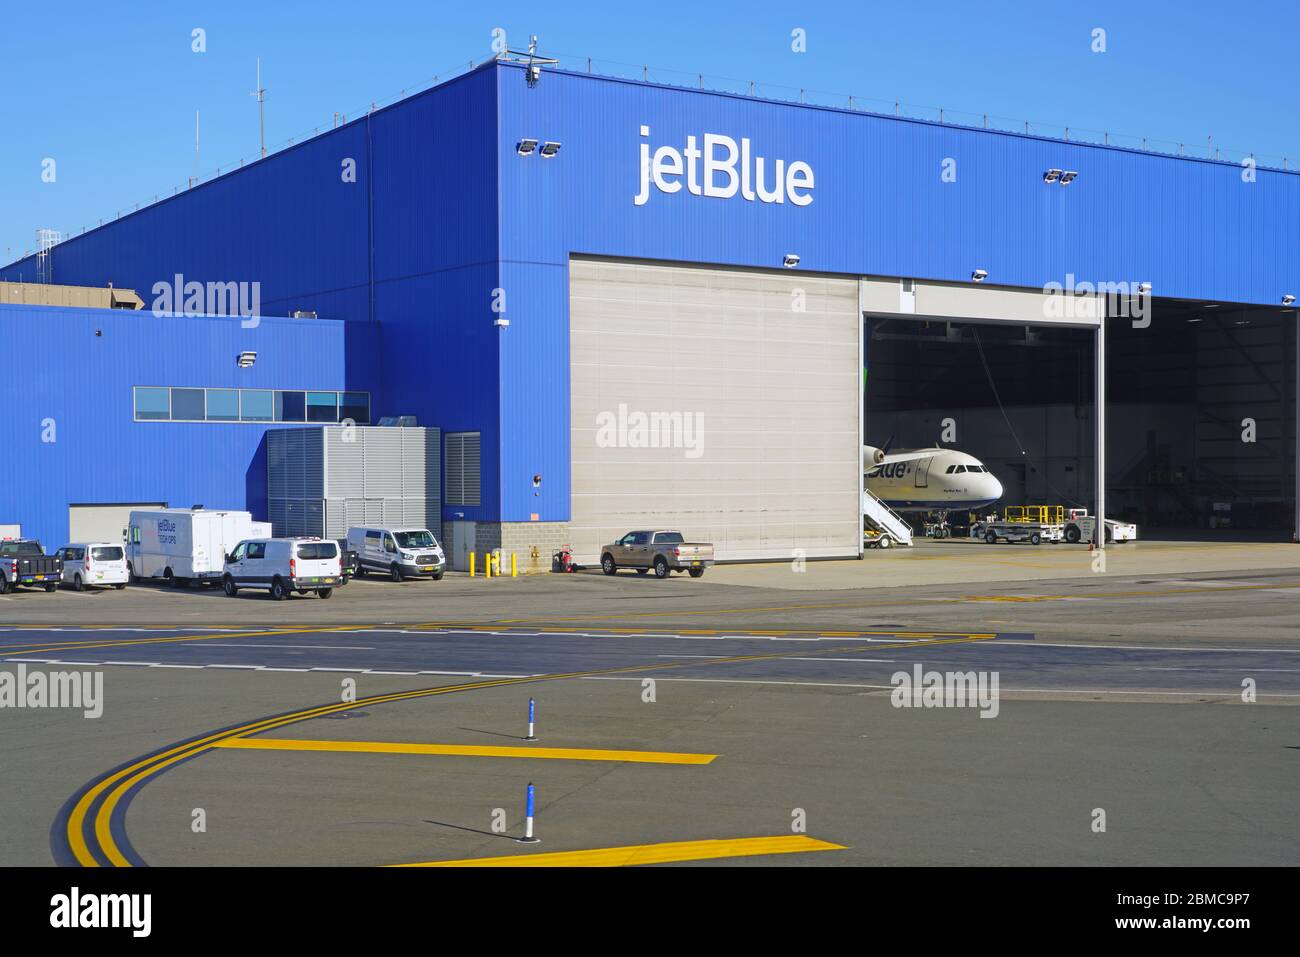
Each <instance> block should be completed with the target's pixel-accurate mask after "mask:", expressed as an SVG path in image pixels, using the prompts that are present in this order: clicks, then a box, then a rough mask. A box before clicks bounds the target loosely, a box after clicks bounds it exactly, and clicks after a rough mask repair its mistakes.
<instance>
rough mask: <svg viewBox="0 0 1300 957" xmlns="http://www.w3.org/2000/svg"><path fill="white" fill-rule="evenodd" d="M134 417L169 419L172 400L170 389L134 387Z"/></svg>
mask: <svg viewBox="0 0 1300 957" xmlns="http://www.w3.org/2000/svg"><path fill="white" fill-rule="evenodd" d="M135 417H136V418H137V419H170V418H171V417H172V401H171V390H170V389H152V388H142V387H140V386H137V387H136V390H135Z"/></svg>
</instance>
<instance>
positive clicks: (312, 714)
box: [66, 638, 990, 867]
mask: <svg viewBox="0 0 1300 957" xmlns="http://www.w3.org/2000/svg"><path fill="white" fill-rule="evenodd" d="M987 640H990V639H987V638H941V639H937V640H934V641H927V642H922V643H920V645H924V646H929V645H949V644H970V643H973V642H976V641H987ZM918 646H919V645H918V643H916V642H905V643H901V644H880V645H869V646H851V647H844V648H826V649H818V650H817V651H816V652H814V654H818V655H821V654H825V655H829V654H852V653H855V652H863V651H872V652H876V651H883V650H888V649H897V648H916V647H918ZM787 655H788V651H780V652H776V653H773V654H765V655H737V656H732V657H722V658H712V659H704V660H698V661H689V662H685V661H678V662H670V663H661V664H652V665H644V664H643V665H629V666H625V667H620V668H605V669H600V670H594V671H575V672H568V673H561V674H550V675H532V676H527V677H521V678H499V679H493V680H487V681H477V682H470V683H465V684H455V685H439V686H437V687H434V688H420V689H416V690H414V691H399V692H395V693H392V694H385V695H375V696H373V697H369V698H359V699H358V700H356V701H353V702H341V703H339V704H330V705H321V706H318V707H315V708H306V709H304V710H302V711H295V712H290V713H289V714H284V715H279V716H278V717H273V718H263V719H261V720H258V721H251V722H249V723H248V724H245V725H239V726H236V727H233V728H228V729H226V730H225V731H216V732H213V733H212V734H208V735H204V736H203V737H200V738H197V739H195V740H193V741H190V742H188V743H185V744H179V745H176V746H175V747H172V748H168V749H167V750H165V751H162V752H160V753H158V754H155V755H152V756H150V757H146V758H142V759H140V760H138V761H135V762H134V763H132V764H130V765H128V766H127V767H125V768H121V769H119V770H117V771H114V772H113V773H112V774H108V775H106V776H105V777H104V778H103V779H101V780H99V781H97V782H96V783H95V785H94V786H93V787H91V788H89V789H88V790H87V791H86V793H85V794H83V795H82V796H81V798H80V799H79V800H78V801H77V803H76V805H75V806H74V807H73V809H72V812H71V813H70V814H69V815H68V821H67V825H66V835H67V838H68V846H69V847H70V848H71V850H72V853H73V856H74V857H75V858H76V859H77V862H78V863H79V864H81V865H82V866H83V867H97V866H99V862H98V860H97V859H96V858H95V856H94V854H93V853H91V850H90V848H89V846H88V845H87V843H86V839H85V834H84V829H85V822H86V817H87V815H88V814H89V813H90V809H91V807H92V806H93V805H94V803H95V801H96V800H97V799H98V798H99V796H100V795H101V794H105V792H108V793H107V795H106V796H105V798H104V800H103V802H102V803H101V804H100V805H99V808H98V809H97V810H96V812H95V820H94V833H95V841H96V843H97V844H98V845H99V848H100V850H101V851H102V852H103V854H104V856H105V857H106V858H108V860H109V862H110V863H111V864H113V865H114V866H117V867H130V866H131V862H130V861H128V860H127V859H126V857H125V855H123V854H122V851H121V849H120V848H118V846H117V843H116V842H115V841H114V840H113V835H112V832H111V828H110V823H111V821H112V817H113V810H114V808H116V807H117V805H118V803H119V802H120V801H121V799H122V797H123V796H124V795H125V794H126V793H127V792H129V791H130V790H131V789H132V788H133V787H134V786H135V785H136V784H139V783H141V782H143V781H144V780H145V779H146V778H148V777H150V776H151V775H153V774H154V773H156V772H157V771H160V770H161V769H163V768H166V767H169V766H171V765H173V764H176V763H177V762H180V761H184V760H187V759H189V758H192V757H195V756H197V755H199V754H202V753H203V752H205V751H209V750H211V749H212V748H213V747H215V746H216V743H217V742H219V741H225V740H229V739H231V738H237V737H243V736H245V735H250V734H261V733H263V732H266V731H271V730H273V729H275V728H279V727H283V726H284V725H288V724H294V723H296V722H299V721H306V720H308V719H310V718H318V717H322V716H324V715H327V714H334V713H336V712H339V711H352V710H355V709H357V708H360V707H366V706H373V705H379V704H388V703H390V702H394V701H405V700H410V699H415V698H426V697H432V696H434V695H441V694H452V693H454V692H459V691H474V690H479V689H482V688H496V687H502V686H506V685H516V684H525V683H530V682H540V681H557V680H563V679H566V678H589V677H595V676H598V675H613V674H627V673H629V672H638V673H640V672H647V671H668V670H672V669H674V668H686V667H696V666H699V665H711V664H733V663H737V662H746V661H768V660H773V659H778V658H784V657H786V656H787Z"/></svg>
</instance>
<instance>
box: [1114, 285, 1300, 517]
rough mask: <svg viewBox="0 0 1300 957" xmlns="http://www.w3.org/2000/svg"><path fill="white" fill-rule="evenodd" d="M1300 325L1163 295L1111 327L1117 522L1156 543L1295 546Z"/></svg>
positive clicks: (1241, 308)
mask: <svg viewBox="0 0 1300 957" xmlns="http://www.w3.org/2000/svg"><path fill="white" fill-rule="evenodd" d="M1297 318H1300V313H1297V310H1296V309H1295V308H1294V307H1289V308H1288V307H1282V306H1245V305H1241V304H1236V303H1226V302H1203V301H1188V300H1179V299H1160V298H1157V299H1154V300H1153V301H1152V303H1151V308H1150V314H1149V316H1147V317H1144V319H1143V320H1142V321H1138V322H1135V321H1132V320H1127V319H1118V318H1117V319H1112V320H1111V321H1110V323H1109V329H1108V332H1107V338H1108V341H1109V356H1110V360H1109V369H1110V376H1109V381H1108V384H1107V391H1108V397H1109V405H1110V416H1111V422H1112V432H1111V437H1110V445H1109V451H1110V456H1109V457H1110V468H1109V469H1108V471H1107V478H1106V481H1107V487H1108V489H1109V492H1108V494H1109V499H1108V500H1109V501H1110V503H1111V511H1112V512H1113V513H1115V514H1117V515H1119V516H1120V517H1125V518H1127V519H1128V520H1129V521H1135V522H1138V523H1139V524H1141V525H1143V526H1144V527H1145V528H1146V529H1147V530H1148V531H1149V535H1150V536H1151V537H1171V538H1172V537H1190V536H1193V535H1194V536H1197V537H1208V538H1211V539H1215V540H1218V539H1222V540H1227V541H1231V540H1234V539H1236V540H1271V541H1286V540H1288V539H1290V538H1291V536H1292V535H1293V533H1294V531H1295V528H1296V526H1295V521H1296V402H1297V390H1296V364H1297V351H1296V322H1297ZM1148 320H1149V321H1148ZM1119 422H1123V423H1124V427H1123V428H1122V429H1119V428H1114V426H1115V425H1117V424H1118V423H1119Z"/></svg>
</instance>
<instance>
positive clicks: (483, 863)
mask: <svg viewBox="0 0 1300 957" xmlns="http://www.w3.org/2000/svg"><path fill="white" fill-rule="evenodd" d="M844 850H848V848H846V847H845V846H844V845H843V844H831V843H830V842H829V841H819V840H816V839H815V838H811V837H804V836H803V835H800V834H791V835H788V836H784V837H740V838H733V839H731V840H720V841H674V842H672V843H668V844H632V845H629V846H627V847H599V848H594V849H592V850H587V851H553V852H550V853H546V854H512V855H510V856H508V857H471V858H468V859H466V860H460V861H423V862H420V863H416V864H393V865H390V866H392V867H635V866H637V865H641V864H672V863H675V862H677V861H707V860H716V859H717V858H721V857H757V856H761V855H764V854H804V853H808V852H810V851H844Z"/></svg>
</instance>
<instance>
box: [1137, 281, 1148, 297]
mask: <svg viewBox="0 0 1300 957" xmlns="http://www.w3.org/2000/svg"><path fill="white" fill-rule="evenodd" d="M1150 291H1151V283H1149V282H1140V283H1138V292H1140V293H1142V294H1143V295H1146V294H1147V293H1149V292H1150Z"/></svg>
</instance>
